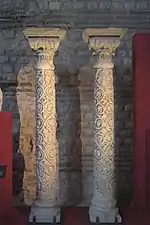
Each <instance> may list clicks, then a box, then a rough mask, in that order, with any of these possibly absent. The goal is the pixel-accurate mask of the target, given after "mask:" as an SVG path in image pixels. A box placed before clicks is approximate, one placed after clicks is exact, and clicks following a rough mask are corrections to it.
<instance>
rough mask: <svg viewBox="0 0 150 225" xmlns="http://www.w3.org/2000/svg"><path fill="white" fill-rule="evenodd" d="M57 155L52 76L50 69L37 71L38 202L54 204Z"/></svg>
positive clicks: (53, 77)
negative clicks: (51, 202) (45, 200)
mask: <svg viewBox="0 0 150 225" xmlns="http://www.w3.org/2000/svg"><path fill="white" fill-rule="evenodd" d="M57 151H58V147H57V140H56V103H55V76H54V72H53V70H51V69H43V70H42V69H38V70H37V74H36V154H37V162H36V163H37V167H36V168H37V179H38V182H37V195H38V196H37V197H38V198H40V199H41V200H42V199H47V200H52V201H54V202H55V200H56V198H57V195H58V193H57V184H58V181H57V179H58V171H57V170H58V167H57V156H58V152H57ZM48 194H49V195H48ZM50 195H51V196H50Z"/></svg>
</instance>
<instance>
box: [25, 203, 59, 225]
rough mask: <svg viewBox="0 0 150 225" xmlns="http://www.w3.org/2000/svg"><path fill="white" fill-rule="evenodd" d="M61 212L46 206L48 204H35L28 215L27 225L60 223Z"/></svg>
mask: <svg viewBox="0 0 150 225" xmlns="http://www.w3.org/2000/svg"><path fill="white" fill-rule="evenodd" d="M60 220H61V210H60V208H57V207H51V206H50V204H49V206H48V202H45V204H44V202H41V204H39V201H38V202H37V201H36V202H35V203H34V204H33V206H32V208H31V212H30V215H29V224H34V223H35V224H56V223H58V224H59V223H60Z"/></svg>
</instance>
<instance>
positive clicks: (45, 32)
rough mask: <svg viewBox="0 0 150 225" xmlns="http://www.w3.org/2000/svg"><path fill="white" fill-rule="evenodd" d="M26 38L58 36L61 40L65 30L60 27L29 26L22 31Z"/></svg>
mask: <svg viewBox="0 0 150 225" xmlns="http://www.w3.org/2000/svg"><path fill="white" fill-rule="evenodd" d="M23 33H24V35H25V36H26V37H27V38H39V37H45V38H59V39H60V40H62V39H63V38H64V37H65V34H66V30H64V29H60V28H36V27H30V28H26V29H25V30H24V31H23Z"/></svg>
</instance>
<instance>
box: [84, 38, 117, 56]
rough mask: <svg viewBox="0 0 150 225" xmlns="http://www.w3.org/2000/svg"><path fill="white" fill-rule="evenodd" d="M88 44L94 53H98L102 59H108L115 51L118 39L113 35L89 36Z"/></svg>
mask: <svg viewBox="0 0 150 225" xmlns="http://www.w3.org/2000/svg"><path fill="white" fill-rule="evenodd" d="M88 45H89V49H90V50H92V51H93V52H94V53H95V54H100V57H101V59H102V60H109V59H111V58H112V56H114V55H115V51H116V49H117V47H118V46H119V45H120V39H119V38H113V37H110V38H109V37H105V38H104V37H91V38H89V43H88Z"/></svg>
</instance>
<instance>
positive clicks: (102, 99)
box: [89, 37, 121, 223]
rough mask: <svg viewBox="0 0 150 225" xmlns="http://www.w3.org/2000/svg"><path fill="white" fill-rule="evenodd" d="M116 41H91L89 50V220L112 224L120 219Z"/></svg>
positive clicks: (97, 39) (117, 42) (93, 39)
mask: <svg viewBox="0 0 150 225" xmlns="http://www.w3.org/2000/svg"><path fill="white" fill-rule="evenodd" d="M118 45H119V41H118V40H116V41H115V40H113V39H112V40H110V39H107V38H105V39H102V38H94V37H92V38H90V39H89V48H90V49H93V50H94V53H95V54H97V56H98V57H97V58H98V60H97V62H96V63H95V65H94V68H95V69H96V74H95V84H94V140H95V147H94V159H93V173H94V179H93V198H92V202H91V206H90V220H91V222H96V218H97V217H99V218H100V222H106V223H113V222H115V220H116V218H117V220H118V222H121V217H120V215H119V213H118V210H117V208H116V200H115V177H114V166H115V163H114V82H113V67H114V64H113V63H112V56H113V55H114V53H115V50H116V48H117V46H118Z"/></svg>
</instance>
